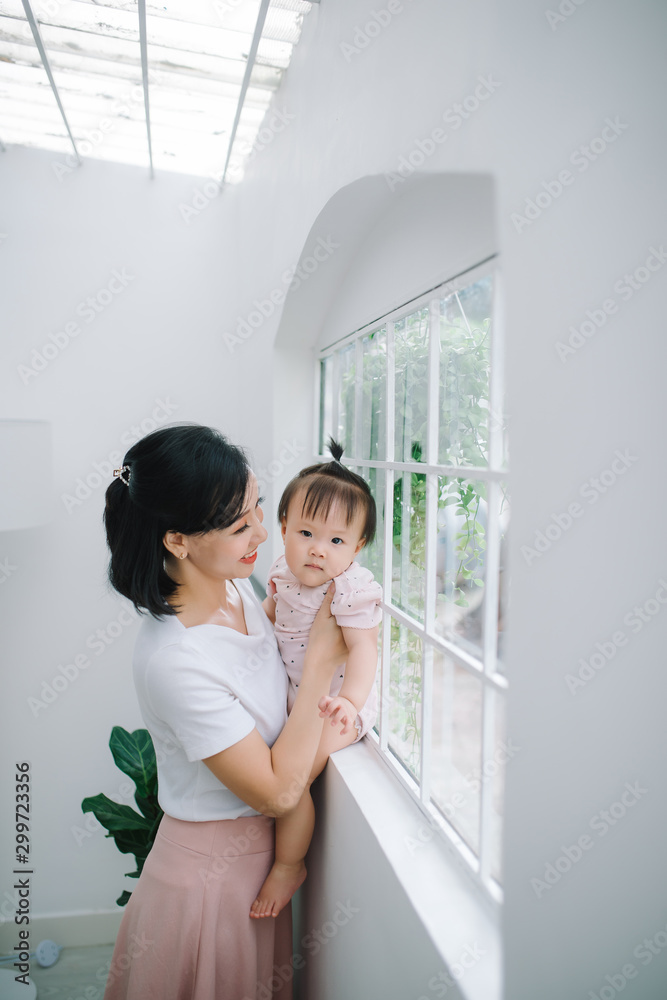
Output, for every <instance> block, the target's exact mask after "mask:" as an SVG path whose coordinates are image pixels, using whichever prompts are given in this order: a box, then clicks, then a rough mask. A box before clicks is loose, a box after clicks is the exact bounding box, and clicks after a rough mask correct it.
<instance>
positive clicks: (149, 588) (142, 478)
mask: <svg viewBox="0 0 667 1000" xmlns="http://www.w3.org/2000/svg"><path fill="white" fill-rule="evenodd" d="M123 466H124V467H127V468H126V469H125V470H124V471H123V472H122V479H121V477H119V478H117V479H115V480H114V481H113V482H112V483H111V485H110V486H109V487H108V489H107V491H106V506H105V510H104V526H105V528H106V533H107V542H108V545H109V548H110V550H111V560H110V563H109V580H110V582H111V585H112V587H114V589H115V590H117V591H118V592H119V593H120V594H122V595H123V596H124V597H127V598H129V599H130V600H131V601H132V603H133V604H134V606H135V607H136V608H137V610H139V611H142V610H146V611H149V612H150V613H151V614H152V615H153V616H154V617H155V618H159V617H161V616H162V615H173V614H176V612H177V610H178V609H177V608H176V607H175V606H173V605H171V604H169V602H168V600H167V598H169V597H172V596H173V595H174V594H175V593H176V591H177V589H178V584H177V583H176V582H175V581H174V580H172V578H171V577H170V576H169V575H168V574H167V572H166V571H165V568H164V558H165V556H166V555H167V550H166V549H165V547H164V544H163V541H162V539H163V538H164V535H165V532H167V531H178V532H182V533H183V534H184V535H198V534H205V533H206V532H208V531H214V530H217V529H220V528H227V527H229V525H230V524H233V523H234V521H236V520H237V519H238V518H239V517H240V515H241V514H242V513H243V510H244V505H245V502H246V495H247V492H248V480H249V476H250V469H249V467H248V462H247V459H246V457H245V455H244V453H243V452H242V451H241V449H240V448H237V447H236V446H235V445H233V444H231V443H230V442H229V441H227V439H226V438H225V437H224V436H223V435H222V434H221V433H220V432H219V431H217V430H215V429H214V428H213V427H202V426H201V425H199V424H186V425H180V426H172V427H163V428H161V429H160V430H157V431H153V433H152V434H148V435H147V436H146V437H144V438H142V439H141V440H140V441H137V442H136V444H133V445H132V447H131V448H130V450H129V451H128V452H127V453H126V455H125V458H124V459H123Z"/></svg>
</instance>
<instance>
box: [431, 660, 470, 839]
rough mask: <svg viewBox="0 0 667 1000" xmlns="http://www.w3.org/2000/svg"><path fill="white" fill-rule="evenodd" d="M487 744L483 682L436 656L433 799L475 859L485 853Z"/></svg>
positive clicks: (432, 767)
mask: <svg viewBox="0 0 667 1000" xmlns="http://www.w3.org/2000/svg"><path fill="white" fill-rule="evenodd" d="M481 738H482V685H481V682H480V681H479V680H478V679H477V678H476V677H473V676H472V674H470V673H469V672H468V671H467V670H464V669H463V667H460V666H458V664H457V663H456V662H455V661H454V660H452V659H451V658H450V657H448V656H445V655H444V654H443V653H441V652H440V651H439V650H437V649H436V650H434V652H433V735H432V754H431V797H432V799H433V802H434V803H435V805H436V806H437V807H438V809H440V811H441V812H442V813H443V815H444V816H445V817H446V818H447V819H448V820H449V822H450V823H451V824H452V826H453V827H454V829H455V830H457V831H458V833H460V834H461V836H462V837H463V838H464V840H465V841H466V842H467V844H468V845H469V847H471V848H472V850H473V851H475V853H479V815H480V791H479V777H480V773H481V768H480V764H481V756H482V749H481Z"/></svg>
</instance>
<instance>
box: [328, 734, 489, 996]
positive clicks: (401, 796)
mask: <svg viewBox="0 0 667 1000" xmlns="http://www.w3.org/2000/svg"><path fill="white" fill-rule="evenodd" d="M328 767H329V768H333V769H335V770H336V771H337V773H338V774H339V775H340V777H341V779H342V780H343V781H344V783H345V785H346V787H347V789H348V790H349V792H350V794H351V795H352V797H353V798H354V800H355V802H356V804H357V806H358V808H359V810H360V811H361V813H362V815H363V817H364V819H365V821H366V822H367V823H368V825H369V827H370V828H371V830H372V833H373V836H374V837H375V839H376V840H377V843H378V846H379V848H380V849H381V850H382V851H383V852H384V854H385V856H386V858H387V860H388V861H389V863H390V864H391V866H392V868H393V870H394V872H395V874H396V877H397V878H398V880H399V881H400V883H401V885H402V886H403V888H404V890H405V892H406V893H407V895H408V897H409V899H410V901H411V903H412V905H413V906H414V910H415V913H416V914H417V915H418V917H419V919H420V920H421V921H422V923H423V925H424V929H425V931H426V933H428V935H429V937H430V938H431V940H432V941H433V943H434V945H435V946H436V948H437V949H438V951H439V953H440V955H441V956H442V960H443V967H444V970H445V971H449V972H450V974H452V979H453V980H455V981H456V985H457V987H458V989H459V990H460V992H461V994H462V995H463V996H464V997H465V998H466V1000H501V997H502V949H501V933H500V918H499V913H500V911H499V908H498V907H497V906H496V905H495V904H494V903H493V902H492V901H491V900H487V899H485V898H484V897H483V896H482V894H481V891H480V890H479V888H478V887H477V886H476V885H475V883H474V881H473V879H472V878H471V876H470V874H469V873H468V872H467V871H465V870H464V862H463V861H460V862H459V861H458V860H457V859H456V857H455V856H454V853H453V848H451V847H450V846H449V845H448V844H447V843H446V842H445V841H444V840H443V838H442V837H441V836H440V835H439V834H438V833H436V832H434V831H433V830H432V829H431V828H430V827H429V825H428V822H427V820H426V818H425V816H424V815H423V813H422V812H421V811H420V809H419V808H418V807H417V805H416V804H415V803H414V802H413V801H412V799H411V797H410V794H409V792H408V791H407V789H404V788H402V787H401V784H400V782H399V780H398V778H397V777H395V776H394V775H392V773H391V770H390V768H389V766H387V765H386V764H385V763H384V762H383V761H382V760H381V758H380V756H379V754H378V753H377V752H376V750H375V748H374V747H373V746H372V744H371V743H369V741H368V739H365V740H362V741H361V743H358V744H355V745H354V746H351V747H347V748H346V749H344V750H340V751H338V752H337V753H335V754H334V755H333V756H332V757H330V758H329V764H328ZM475 954H477V955H480V956H481V957H480V958H478V959H476V960H474V959H473V957H472V956H474V955H475ZM462 959H463V962H462ZM466 965H467V966H469V967H467V968H466ZM457 970H458V971H457Z"/></svg>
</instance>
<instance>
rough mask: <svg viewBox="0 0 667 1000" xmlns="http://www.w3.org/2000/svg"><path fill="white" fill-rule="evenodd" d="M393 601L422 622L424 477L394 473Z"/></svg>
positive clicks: (424, 526)
mask: <svg viewBox="0 0 667 1000" xmlns="http://www.w3.org/2000/svg"><path fill="white" fill-rule="evenodd" d="M393 540H394V549H393V553H392V566H393V571H392V595H393V597H392V599H393V602H394V604H396V605H398V607H399V608H402V609H403V610H404V611H407V613H408V614H410V615H412V617H413V618H416V619H417V620H418V621H420V622H423V621H424V585H425V582H426V581H425V573H424V571H425V560H424V556H425V549H426V476H425V475H424V474H423V473H416V472H403V473H401V472H397V473H396V480H395V482H394V524H393Z"/></svg>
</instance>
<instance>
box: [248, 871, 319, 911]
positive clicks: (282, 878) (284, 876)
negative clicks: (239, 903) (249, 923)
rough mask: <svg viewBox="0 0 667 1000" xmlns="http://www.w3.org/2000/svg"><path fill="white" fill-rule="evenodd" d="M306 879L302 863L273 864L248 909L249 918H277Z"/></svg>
mask: <svg viewBox="0 0 667 1000" xmlns="http://www.w3.org/2000/svg"><path fill="white" fill-rule="evenodd" d="M305 877H306V866H305V865H304V863H303V861H299V862H297V864H295V865H286V864H283V862H282V861H276V862H274V865H273V868H272V869H271V871H270V872H269V874H268V875H267V876H266V880H265V882H264V885H263V886H262V888H261V889H260V890H259V894H258V896H257V899H256V900H255V902H254V903H253V904H252V906H251V907H250V916H251V917H277V916H278V914H279V913H280V911H281V910H282V908H283V907H284V906H286V905H287V903H289V901H290V899H291V898H292V896H293V895H294V893H295V892H296V890H297V889H298V888H299V886H300V885H301V884H302V883H303V881H304V879H305Z"/></svg>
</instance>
